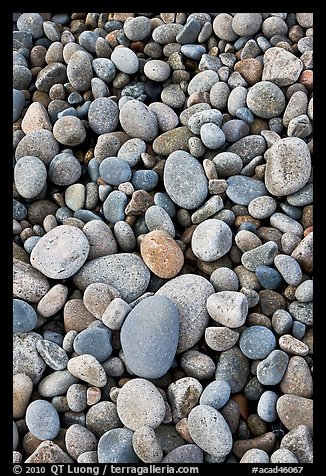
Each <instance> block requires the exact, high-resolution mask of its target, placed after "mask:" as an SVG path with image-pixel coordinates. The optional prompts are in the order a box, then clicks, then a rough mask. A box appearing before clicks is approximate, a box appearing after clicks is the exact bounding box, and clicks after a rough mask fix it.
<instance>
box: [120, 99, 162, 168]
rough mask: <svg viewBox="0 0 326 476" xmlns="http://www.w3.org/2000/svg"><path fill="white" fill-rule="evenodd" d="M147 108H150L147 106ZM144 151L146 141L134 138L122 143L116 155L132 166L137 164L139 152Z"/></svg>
mask: <svg viewBox="0 0 326 476" xmlns="http://www.w3.org/2000/svg"><path fill="white" fill-rule="evenodd" d="M152 104H153V103H152ZM158 104H159V103H158ZM149 110H152V109H151V108H149ZM144 152H146V143H145V142H144V141H143V140H142V139H138V138H134V139H129V140H127V141H126V142H125V143H124V144H122V146H121V147H120V149H119V151H118V157H119V158H121V159H123V160H124V161H125V162H127V164H128V165H129V166H130V167H133V166H134V165H136V164H138V162H139V161H140V157H141V154H143V153H144ZM112 153H113V152H112Z"/></svg>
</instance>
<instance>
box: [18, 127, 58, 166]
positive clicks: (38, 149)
mask: <svg viewBox="0 0 326 476" xmlns="http://www.w3.org/2000/svg"><path fill="white" fill-rule="evenodd" d="M58 153H59V144H58V142H57V141H56V139H55V138H54V136H53V134H52V132H50V131H48V130H46V129H41V130H38V131H35V132H29V133H28V134H26V135H25V136H24V137H23V138H22V140H21V141H20V142H19V144H18V146H17V148H16V151H15V158H16V160H17V161H18V160H20V159H21V158H22V157H26V156H33V157H38V158H39V159H40V160H42V162H44V164H45V165H48V164H49V163H50V162H51V160H52V159H53V157H54V156H55V155H56V154H58Z"/></svg>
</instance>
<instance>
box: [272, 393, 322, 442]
mask: <svg viewBox="0 0 326 476" xmlns="http://www.w3.org/2000/svg"><path fill="white" fill-rule="evenodd" d="M276 411H277V414H278V416H279V418H280V420H281V422H282V423H283V425H284V426H285V427H286V428H287V429H288V430H293V429H294V428H296V427H298V426H299V425H305V426H307V427H308V428H309V430H310V432H311V433H312V432H313V400H311V399H310V398H304V397H300V396H298V395H290V394H285V395H282V396H281V397H280V398H279V399H278V400H277V404H276Z"/></svg>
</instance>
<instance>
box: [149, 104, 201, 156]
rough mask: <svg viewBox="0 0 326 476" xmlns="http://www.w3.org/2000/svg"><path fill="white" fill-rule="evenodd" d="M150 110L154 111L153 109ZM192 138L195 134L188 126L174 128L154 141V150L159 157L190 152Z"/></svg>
mask: <svg viewBox="0 0 326 476" xmlns="http://www.w3.org/2000/svg"><path fill="white" fill-rule="evenodd" d="M149 110H150V111H153V109H152V108H151V107H150V108H149ZM154 114H155V113H154ZM155 117H157V116H155ZM191 137H193V133H192V132H191V131H190V130H189V129H188V127H187V126H181V127H176V128H173V129H171V130H168V131H166V132H163V134H160V135H159V136H158V137H156V139H154V142H153V150H154V152H155V153H156V154H159V155H170V154H172V153H173V152H175V151H179V150H185V151H188V150H189V147H188V141H189V139H190V138H191Z"/></svg>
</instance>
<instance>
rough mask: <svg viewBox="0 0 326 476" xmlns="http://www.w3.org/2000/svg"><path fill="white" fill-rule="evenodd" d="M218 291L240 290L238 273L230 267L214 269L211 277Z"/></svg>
mask: <svg viewBox="0 0 326 476" xmlns="http://www.w3.org/2000/svg"><path fill="white" fill-rule="evenodd" d="M209 280H210V282H211V283H212V285H213V286H214V289H215V291H216V292H219V291H238V289H239V279H238V276H237V274H236V273H235V272H234V271H233V270H232V269H230V268H226V267H223V266H222V267H221V268H218V269H216V270H215V271H213V273H212V274H211V276H210V278H209Z"/></svg>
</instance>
